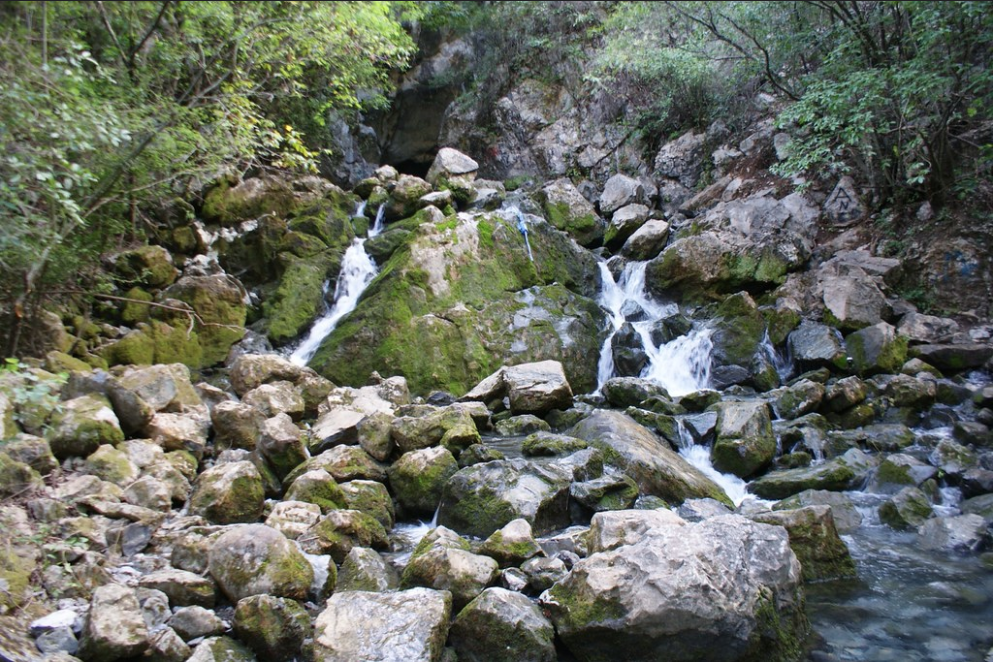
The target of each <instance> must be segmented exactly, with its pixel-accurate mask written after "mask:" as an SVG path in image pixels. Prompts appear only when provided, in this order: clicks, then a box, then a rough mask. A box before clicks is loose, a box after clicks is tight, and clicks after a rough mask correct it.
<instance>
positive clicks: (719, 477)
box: [676, 418, 755, 506]
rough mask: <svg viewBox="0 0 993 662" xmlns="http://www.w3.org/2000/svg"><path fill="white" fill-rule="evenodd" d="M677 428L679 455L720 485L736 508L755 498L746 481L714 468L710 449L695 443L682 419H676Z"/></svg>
mask: <svg viewBox="0 0 993 662" xmlns="http://www.w3.org/2000/svg"><path fill="white" fill-rule="evenodd" d="M676 426H677V429H678V431H679V454H680V455H682V456H683V459H684V460H686V461H687V462H689V463H690V464H692V465H693V466H694V467H696V468H697V469H699V470H700V472H701V473H702V474H703V475H705V476H706V477H707V478H709V479H710V480H712V481H714V482H715V483H717V484H718V485H720V487H721V489H723V490H724V493H725V494H727V495H728V498H729V499H731V501H732V502H733V503H734V505H735V506H740V505H741V502H742V501H744V500H745V499H754V498H755V496H754V495H752V494H749V493H748V489H747V487H746V483H745V481H744V480H742V479H741V478H738V477H737V476H735V475H734V474H722V473H721V472H720V471H718V470H717V469H715V468H714V465H713V463H711V461H710V447H709V446H701V445H699V444H696V443H694V441H693V436H692V435H691V434H690V431H689V430H687V429H686V426H685V425H683V420H682V419H681V418H677V419H676Z"/></svg>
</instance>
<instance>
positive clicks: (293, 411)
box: [241, 381, 307, 420]
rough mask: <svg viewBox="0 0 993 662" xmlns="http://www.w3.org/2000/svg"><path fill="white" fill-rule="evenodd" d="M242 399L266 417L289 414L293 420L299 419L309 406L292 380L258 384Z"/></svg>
mask: <svg viewBox="0 0 993 662" xmlns="http://www.w3.org/2000/svg"><path fill="white" fill-rule="evenodd" d="M241 400H242V402H244V403H245V404H246V405H248V406H250V407H254V408H256V409H258V410H259V411H260V412H262V414H263V415H264V416H265V417H266V418H270V417H272V416H276V415H277V414H288V415H289V416H290V417H291V418H292V419H293V420H299V419H300V418H301V417H302V416H303V414H304V412H305V411H306V408H307V405H306V403H305V402H304V400H303V396H302V395H301V394H300V392H299V391H298V390H297V389H296V387H295V386H294V385H293V383H292V382H286V381H280V382H270V383H267V384H262V385H261V386H257V387H256V388H254V389H252V390H251V391H249V392H248V393H246V394H245V395H244V396H242V399H241Z"/></svg>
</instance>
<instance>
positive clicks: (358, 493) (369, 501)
mask: <svg viewBox="0 0 993 662" xmlns="http://www.w3.org/2000/svg"><path fill="white" fill-rule="evenodd" d="M341 491H342V493H343V494H344V495H345V508H347V509H350V510H358V511H359V512H363V513H365V514H366V515H370V516H372V518H373V519H375V520H376V521H377V522H379V523H380V524H382V525H383V528H384V529H386V530H387V531H389V530H390V529H392V528H393V524H394V522H395V521H396V513H395V511H394V509H393V498H392V497H391V496H390V493H389V490H387V489H386V486H385V485H383V484H382V483H380V482H378V481H374V480H350V481H348V482H347V483H342V484H341Z"/></svg>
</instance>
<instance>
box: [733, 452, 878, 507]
mask: <svg viewBox="0 0 993 662" xmlns="http://www.w3.org/2000/svg"><path fill="white" fill-rule="evenodd" d="M853 450H854V449H853ZM864 462H865V456H864V454H861V453H859V452H858V451H854V454H853V453H852V451H849V453H846V454H845V455H844V456H842V457H837V458H834V459H833V460H828V461H827V462H823V463H821V464H817V465H814V466H810V467H803V468H800V469H786V470H783V471H773V472H770V473H767V474H765V475H764V476H761V477H759V478H757V479H756V480H754V481H752V482H751V483H749V485H748V491H749V492H751V493H752V494H755V495H757V496H760V497H762V498H763V499H785V498H787V497H790V496H793V495H794V494H799V493H800V492H803V491H804V490H832V491H837V492H841V491H844V490H848V489H851V488H852V487H853V486H854V485H857V484H859V483H860V482H861V481H862V480H864V478H865V475H866V472H867V470H868V467H867V466H866V465H865V464H864Z"/></svg>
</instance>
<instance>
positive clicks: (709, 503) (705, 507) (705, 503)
mask: <svg viewBox="0 0 993 662" xmlns="http://www.w3.org/2000/svg"><path fill="white" fill-rule="evenodd" d="M676 514H677V515H679V516H680V517H681V518H683V519H684V520H686V521H687V522H702V521H703V520H705V519H710V518H711V517H720V516H721V515H730V514H731V509H730V508H728V507H727V506H725V505H724V504H723V503H721V502H720V501H715V500H714V499H687V500H686V501H684V502H683V503H682V505H680V506H679V508H677V509H676Z"/></svg>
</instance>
